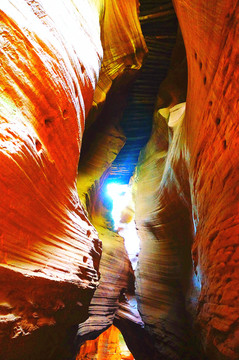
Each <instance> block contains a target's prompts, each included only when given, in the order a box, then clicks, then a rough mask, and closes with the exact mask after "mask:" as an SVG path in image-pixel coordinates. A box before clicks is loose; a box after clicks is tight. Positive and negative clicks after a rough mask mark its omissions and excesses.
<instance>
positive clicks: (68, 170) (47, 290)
mask: <svg viewBox="0 0 239 360" xmlns="http://www.w3.org/2000/svg"><path fill="white" fill-rule="evenodd" d="M136 5H137V2H136V1H129V2H128V3H127V6H123V5H122V2H120V1H118V2H116V1H113V2H111V1H106V2H103V1H94V0H92V1H90V0H89V1H88V0H87V1H84V2H83V3H82V2H79V1H76V2H71V1H66V0H61V1H57V2H49V1H46V0H41V1H33V0H29V1H25V0H20V1H17V0H15V1H10V0H9V1H8V0H4V1H2V2H1V12H0V21H1V38H0V39H1V40H0V41H1V58H0V64H1V71H0V78H1V85H0V87H1V98H0V132H1V134H0V163H1V175H0V187H1V188H0V192H1V206H0V236H1V242H0V244H1V248H0V255H1V258H0V261H1V264H0V274H1V275H0V276H1V277H0V281H1V290H0V302H1V304H0V316H1V319H0V342H1V345H0V358H1V359H4V360H6V359H12V360H13V359H19V357H20V358H24V359H34V360H37V359H43V358H44V359H56V358H57V359H65V358H69V357H70V356H71V349H70V348H69V344H70V343H71V336H72V334H71V332H74V327H73V328H72V326H73V325H76V324H78V323H80V322H82V321H84V320H85V319H86V318H87V316H88V315H87V308H88V305H89V302H90V299H91V297H92V295H93V292H94V290H95V289H96V287H97V285H98V280H99V272H98V269H99V260H100V256H101V241H100V240H99V238H98V234H97V232H96V230H95V228H94V227H93V226H92V225H91V223H90V222H89V220H88V218H87V214H86V212H85V210H84V209H83V207H82V205H81V203H80V201H79V198H78V194H77V191H76V175H77V166H78V160H79V154H80V149H81V143H82V136H83V131H84V126H85V118H86V116H87V114H88V112H89V110H90V107H91V105H92V101H93V96H94V89H95V87H96V83H97V79H98V76H99V70H100V66H101V62H102V58H103V49H102V44H103V47H104V63H103V64H104V66H103V67H104V69H105V70H104V71H105V74H106V75H105V76H106V77H107V78H108V79H109V80H107V81H108V82H110V81H112V80H111V79H115V78H116V77H117V76H118V75H120V74H121V73H122V72H123V70H124V69H125V68H127V67H128V68H129V67H131V66H132V67H133V68H139V67H140V64H141V62H142V58H143V55H144V53H145V45H144V42H143V40H142V35H141V32H140V27H139V23H138V20H137V6H136ZM113 13H114V14H115V18H112V16H111V14H113ZM116 19H117V21H116ZM122 19H124V21H122ZM118 34H121V35H122V38H120V39H119V38H118V36H117V35H118ZM113 60H114V61H113ZM102 86H103V88H104V89H103V90H102V93H106V92H107V91H108V88H107V87H108V85H107V86H105V85H102ZM103 97H104V96H103ZM97 176H98V174H97ZM71 328H72V329H71ZM49 340H50V341H49Z"/></svg>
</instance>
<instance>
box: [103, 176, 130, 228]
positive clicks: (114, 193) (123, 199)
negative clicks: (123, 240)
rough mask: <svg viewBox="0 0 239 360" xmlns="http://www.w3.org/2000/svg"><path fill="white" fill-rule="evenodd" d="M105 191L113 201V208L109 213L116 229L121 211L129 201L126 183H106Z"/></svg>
mask: <svg viewBox="0 0 239 360" xmlns="http://www.w3.org/2000/svg"><path fill="white" fill-rule="evenodd" d="M107 192H108V195H109V196H110V197H111V199H112V201H113V209H112V212H111V214H112V219H113V221H114V229H115V230H118V228H119V225H120V219H121V213H122V211H123V210H124V209H125V208H126V206H127V204H128V201H129V200H128V198H129V189H128V185H121V184H115V183H111V184H108V185H107Z"/></svg>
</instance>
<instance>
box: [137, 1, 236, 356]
mask: <svg viewBox="0 0 239 360" xmlns="http://www.w3.org/2000/svg"><path fill="white" fill-rule="evenodd" d="M174 5H175V9H176V13H177V16H178V19H179V23H180V27H181V29H182V35H183V39H184V42H185V47H186V53H187V63H188V92H187V98H186V111H185V113H184V111H183V104H181V105H180V104H179V105H178V106H176V107H174V105H175V104H176V103H177V102H179V103H180V102H181V101H183V96H182V95H183V91H182V90H183V88H184V86H182V87H181V91H180V82H178V80H179V79H180V76H178V75H177V74H176V73H175V71H174V72H172V71H170V72H169V76H168V79H166V81H165V82H164V83H163V84H162V85H161V88H160V92H159V99H158V103H157V107H156V113H155V118H154V130H153V135H152V137H151V140H150V141H149V143H148V144H147V146H146V149H145V150H144V151H143V152H142V154H141V158H140V162H139V166H138V168H137V171H136V177H135V198H136V225H137V228H138V233H139V236H140V238H141V252H140V256H139V266H138V270H137V274H136V283H137V295H138V301H139V309H140V313H141V315H142V319H143V321H144V322H145V326H146V330H147V332H148V333H150V334H151V336H152V337H154V338H155V339H156V345H155V351H156V353H157V354H158V355H155V359H156V358H159V357H160V356H162V357H163V358H164V359H188V358H189V359H191V358H193V359H195V358H199V359H203V358H204V357H205V356H206V358H209V359H237V358H238V356H239V355H238V354H239V347H238V326H239V323H238V305H239V304H238V289H239V283H238V273H239V272H238V243H239V242H238V239H239V238H238V157H237V148H238V99H237V95H236V89H237V88H238V51H239V47H238V13H239V9H238V4H236V3H234V2H227V3H224V2H222V1H217V2H216V3H213V4H212V3H210V2H204V1H190V2H189V1H186V2H185V1H175V2H174ZM173 67H174V69H175V64H173ZM175 75H176V78H175ZM179 75H180V72H179ZM172 82H173V83H174V85H172ZM183 83H184V81H183V78H182V77H181V84H183ZM176 84H178V85H179V86H175V85H176ZM177 98H178V101H177ZM167 99H171V100H170V101H169V102H168V103H167V101H165V100H167ZM165 104H166V105H167V107H165V108H164V106H165ZM180 109H181V111H180ZM145 189H147V192H146V191H145ZM191 253H192V259H191ZM193 333H194V334H195V335H196V336H194V335H193ZM203 353H204V354H205V355H203Z"/></svg>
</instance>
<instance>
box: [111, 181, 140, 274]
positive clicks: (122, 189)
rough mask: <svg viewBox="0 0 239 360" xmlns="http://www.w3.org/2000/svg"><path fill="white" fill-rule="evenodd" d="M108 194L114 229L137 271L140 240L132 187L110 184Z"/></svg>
mask: <svg viewBox="0 0 239 360" xmlns="http://www.w3.org/2000/svg"><path fill="white" fill-rule="evenodd" d="M107 193H108V195H109V196H110V197H111V199H112V201H113V209H112V211H111V215H112V219H113V221H114V229H115V230H117V232H118V234H119V235H120V236H122V237H123V238H124V240H125V241H124V244H125V248H126V250H127V252H128V255H129V259H130V261H131V264H132V267H133V269H135V268H136V264H137V257H138V253H139V238H138V235H137V231H136V228H135V223H134V205H133V201H132V194H131V187H130V186H129V185H125V184H124V185H122V184H116V183H110V184H108V185H107Z"/></svg>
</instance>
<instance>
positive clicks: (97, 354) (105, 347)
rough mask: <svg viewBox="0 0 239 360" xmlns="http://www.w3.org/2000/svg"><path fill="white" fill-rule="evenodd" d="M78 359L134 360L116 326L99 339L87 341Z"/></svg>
mask: <svg viewBox="0 0 239 360" xmlns="http://www.w3.org/2000/svg"><path fill="white" fill-rule="evenodd" d="M76 359H77V360H84V359H94V360H134V358H133V356H132V354H130V352H129V350H128V349H127V347H126V345H125V343H124V340H123V338H122V335H121V334H120V331H119V330H118V329H117V328H116V327H115V326H111V327H110V328H109V329H108V330H106V331H105V332H103V333H102V334H101V335H100V336H99V337H98V338H97V339H95V340H89V341H86V343H85V344H84V345H83V346H82V347H81V349H80V353H79V354H78V356H77V358H76Z"/></svg>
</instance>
